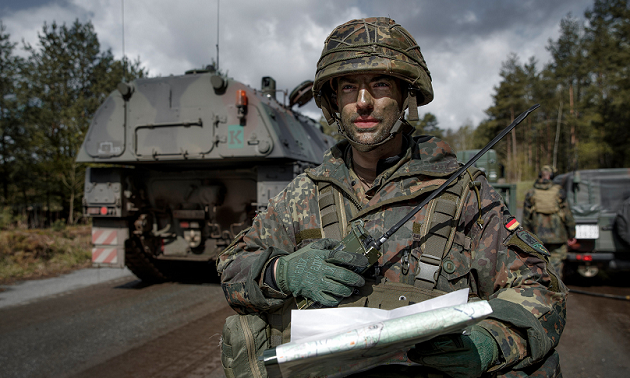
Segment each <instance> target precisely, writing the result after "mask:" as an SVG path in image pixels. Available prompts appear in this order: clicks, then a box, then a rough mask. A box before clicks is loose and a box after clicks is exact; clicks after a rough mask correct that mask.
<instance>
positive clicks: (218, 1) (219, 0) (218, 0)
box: [217, 0, 221, 72]
mask: <svg viewBox="0 0 630 378" xmlns="http://www.w3.org/2000/svg"><path fill="white" fill-rule="evenodd" d="M220 2H221V0H217V72H219V3H220Z"/></svg>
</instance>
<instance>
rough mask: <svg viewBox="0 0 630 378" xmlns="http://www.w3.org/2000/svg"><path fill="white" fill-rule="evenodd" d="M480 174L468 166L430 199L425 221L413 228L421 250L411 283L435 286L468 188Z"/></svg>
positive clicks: (466, 197) (421, 285) (429, 287)
mask: <svg viewBox="0 0 630 378" xmlns="http://www.w3.org/2000/svg"><path fill="white" fill-rule="evenodd" d="M481 174H483V172H482V171H480V170H478V169H476V168H470V169H469V170H468V172H467V173H466V174H464V175H462V176H460V178H459V179H458V180H457V181H456V183H455V184H454V185H451V186H450V187H448V188H447V189H446V190H445V191H444V192H443V193H442V194H440V195H439V196H438V197H436V198H435V199H433V200H432V201H431V202H429V204H428V206H429V208H428V211H427V216H426V221H425V222H424V223H423V224H422V225H421V226H420V227H419V228H418V229H417V230H415V229H414V233H418V234H419V240H420V243H421V245H420V250H421V251H422V254H421V255H420V261H419V263H418V272H417V275H416V280H415V284H414V286H416V287H419V288H422V289H433V288H435V285H436V284H437V278H438V275H439V273H440V267H441V266H442V259H443V258H444V256H445V255H446V254H447V253H448V251H449V250H450V249H451V246H452V245H453V240H454V239H455V232H456V231H457V224H458V222H459V218H460V216H461V213H462V209H463V208H464V205H465V203H466V201H467V199H468V195H469V194H470V189H472V188H475V189H476V187H475V185H474V180H475V179H476V178H477V177H478V176H479V175H481ZM476 193H478V192H477V191H476Z"/></svg>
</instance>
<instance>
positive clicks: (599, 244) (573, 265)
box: [553, 168, 630, 277]
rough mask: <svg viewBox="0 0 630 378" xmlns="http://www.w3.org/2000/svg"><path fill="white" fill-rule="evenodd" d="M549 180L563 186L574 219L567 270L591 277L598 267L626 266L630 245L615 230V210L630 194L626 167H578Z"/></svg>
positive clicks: (614, 267)
mask: <svg viewBox="0 0 630 378" xmlns="http://www.w3.org/2000/svg"><path fill="white" fill-rule="evenodd" d="M553 181H554V182H555V183H556V184H559V185H561V186H562V187H563V188H564V189H565V190H566V192H567V197H568V201H569V205H570V206H571V211H572V212H573V216H574V218H575V223H576V239H577V243H576V244H575V245H573V246H569V255H568V259H567V261H566V262H565V267H566V269H567V271H568V273H569V274H570V273H571V272H575V271H577V272H578V273H579V274H580V275H581V276H583V277H594V276H596V275H597V273H598V272H599V271H600V270H602V269H603V270H626V269H630V246H629V245H628V244H627V243H625V242H624V241H623V240H622V239H621V238H620V237H619V235H618V234H617V232H615V221H616V219H617V212H618V211H619V209H620V208H621V207H622V206H621V205H622V203H623V202H624V200H626V199H627V198H629V197H630V168H618V169H594V170H578V171H574V172H569V173H565V174H562V175H558V176H556V177H555V178H554V179H553Z"/></svg>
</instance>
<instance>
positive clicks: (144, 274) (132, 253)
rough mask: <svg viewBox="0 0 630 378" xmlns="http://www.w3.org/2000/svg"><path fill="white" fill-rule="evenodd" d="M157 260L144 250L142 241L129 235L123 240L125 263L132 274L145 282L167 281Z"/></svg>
mask: <svg viewBox="0 0 630 378" xmlns="http://www.w3.org/2000/svg"><path fill="white" fill-rule="evenodd" d="M158 263H159V261H156V259H155V258H153V257H152V256H150V255H149V254H148V253H147V252H145V250H144V247H143V246H142V241H141V240H140V239H139V238H138V237H131V238H129V239H127V240H126V241H125V265H126V266H127V268H129V270H131V272H132V273H133V274H135V275H136V277H138V278H139V279H141V280H142V281H144V282H146V283H160V282H164V281H168V277H167V275H166V274H164V273H163V272H162V271H161V270H160V269H159V265H158Z"/></svg>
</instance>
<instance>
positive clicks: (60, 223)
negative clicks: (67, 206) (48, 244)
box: [51, 219, 66, 232]
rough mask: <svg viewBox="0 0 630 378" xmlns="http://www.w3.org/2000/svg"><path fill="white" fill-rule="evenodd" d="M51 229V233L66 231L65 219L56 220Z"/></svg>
mask: <svg viewBox="0 0 630 378" xmlns="http://www.w3.org/2000/svg"><path fill="white" fill-rule="evenodd" d="M51 228H52V229H53V231H57V232H60V231H63V230H65V229H66V220H65V219H57V220H56V221H54V222H53V223H52V225H51Z"/></svg>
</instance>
